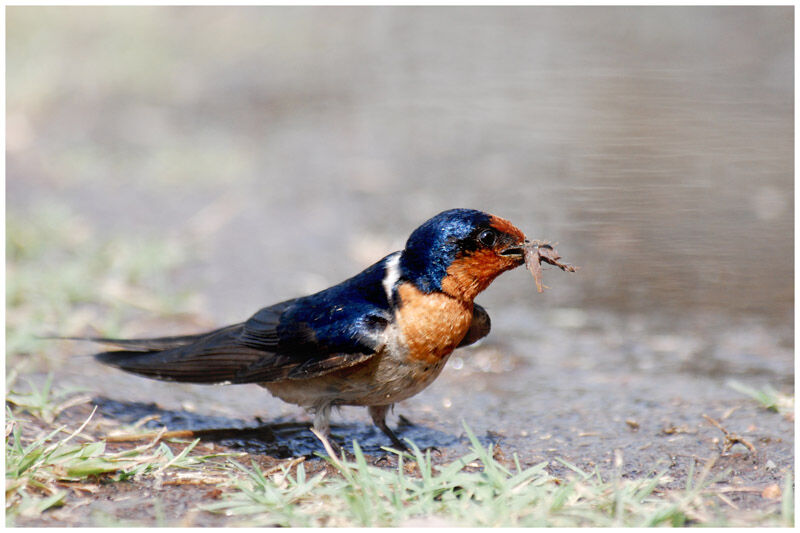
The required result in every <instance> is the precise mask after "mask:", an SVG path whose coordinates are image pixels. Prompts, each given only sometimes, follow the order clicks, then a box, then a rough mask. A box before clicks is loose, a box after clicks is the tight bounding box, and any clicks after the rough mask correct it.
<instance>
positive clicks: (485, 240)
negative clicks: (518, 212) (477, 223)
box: [478, 229, 497, 247]
mask: <svg viewBox="0 0 800 533" xmlns="http://www.w3.org/2000/svg"><path fill="white" fill-rule="evenodd" d="M496 240H497V234H496V233H495V232H494V231H492V230H490V229H485V230H483V231H482V232H481V233H480V235H478V241H479V242H480V243H481V244H483V245H484V246H489V247H492V246H494V242H495V241H496Z"/></svg>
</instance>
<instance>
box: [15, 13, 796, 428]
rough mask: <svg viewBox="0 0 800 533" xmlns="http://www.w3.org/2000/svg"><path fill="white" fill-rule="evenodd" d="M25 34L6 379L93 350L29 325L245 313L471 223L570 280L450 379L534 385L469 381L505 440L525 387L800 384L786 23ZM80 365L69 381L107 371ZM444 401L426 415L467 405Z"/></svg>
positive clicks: (667, 20) (72, 19) (499, 313)
mask: <svg viewBox="0 0 800 533" xmlns="http://www.w3.org/2000/svg"><path fill="white" fill-rule="evenodd" d="M6 22H7V62H6V68H7V115H6V120H7V129H6V140H7V145H6V151H7V159H6V199H7V200H6V201H7V232H8V233H7V241H8V248H7V250H8V252H9V253H8V264H7V274H8V276H7V283H8V295H7V307H8V309H7V310H8V322H7V330H8V343H9V352H10V353H11V355H12V359H11V361H12V363H13V362H14V361H15V360H14V359H13V356H14V354H30V353H32V352H33V351H36V353H39V354H41V353H50V355H49V356H48V357H49V358H50V359H49V364H50V367H54V368H60V367H63V361H64V360H65V359H64V358H65V357H68V355H67V354H68V353H69V352H70V351H71V352H72V353H74V352H75V351H79V352H81V353H87V352H88V351H90V348H75V347H70V348H69V349H66V348H63V347H62V348H61V349H60V351H58V352H47V350H49V348H48V349H45V348H41V347H39V346H41V345H40V344H39V345H35V344H33V341H31V340H30V339H31V337H30V335H31V334H33V333H36V334H41V333H42V332H44V333H47V332H53V331H55V332H58V333H62V334H86V333H91V332H93V331H94V332H97V331H99V332H101V333H104V334H125V335H154V334H163V333H171V332H174V331H183V332H188V331H197V330H198V328H200V327H201V326H202V327H208V326H211V325H219V324H222V323H224V322H229V321H240V320H243V319H245V318H247V317H248V316H250V314H252V313H253V312H254V311H256V310H257V309H259V308H260V307H262V306H264V305H267V304H270V303H273V302H277V301H279V300H282V299H286V298H291V297H295V296H298V295H301V294H305V293H309V292H311V291H316V290H319V289H322V288H325V287H327V286H328V285H330V284H332V283H335V282H338V281H340V280H342V279H344V278H346V277H349V276H350V275H352V274H354V273H356V272H358V271H360V270H361V269H362V268H364V267H365V266H367V265H369V264H371V263H372V262H374V261H376V260H378V259H379V258H381V257H382V256H383V255H385V254H386V253H389V252H391V251H394V250H396V249H399V248H401V247H402V246H403V243H404V241H405V238H406V237H407V236H408V234H409V233H410V232H411V231H412V230H413V229H414V228H415V227H416V226H417V225H419V224H420V223H421V222H422V221H424V220H426V219H427V218H429V217H430V216H432V215H434V214H436V213H437V212H439V211H441V210H444V209H448V208H452V207H471V208H477V209H482V210H486V211H489V212H492V213H495V214H497V215H500V216H502V217H504V218H508V219H510V220H511V221H513V222H514V223H515V224H516V225H517V226H518V227H520V228H521V229H523V231H525V232H526V233H527V235H528V236H529V237H531V238H536V239H549V240H552V241H557V242H558V243H559V244H558V250H559V251H560V252H561V254H562V255H563V257H564V258H565V260H567V261H569V262H572V263H575V264H577V265H580V266H581V270H580V271H579V272H578V273H577V274H573V275H568V274H564V273H562V272H560V271H557V270H550V271H546V272H545V283H546V285H548V286H549V287H550V290H548V291H545V293H544V294H537V293H536V291H535V286H534V283H533V279H532V278H531V277H530V275H529V274H528V273H526V272H524V271H522V270H517V271H514V272H512V273H510V274H506V275H504V276H503V277H501V278H499V279H498V280H497V281H496V282H495V283H494V285H493V286H492V287H491V288H490V289H488V290H487V291H486V293H485V294H483V295H482V296H481V297H479V299H478V301H479V302H480V303H482V304H483V305H485V306H486V307H487V308H488V309H489V310H490V312H491V313H492V317H493V326H494V332H493V335H492V336H491V337H490V338H489V339H488V340H487V345H486V346H488V347H487V348H484V349H483V351H482V352H477V354H476V355H475V356H474V357H472V358H470V356H469V355H465V356H464V357H463V358H458V357H457V358H455V359H454V361H453V366H454V369H453V370H452V372H453V373H452V374H446V375H445V376H444V378H445V382H446V383H447V379H450V380H452V383H457V382H458V379H457V378H456V377H454V376H455V375H456V374H455V373H456V372H458V371H461V372H462V373H463V372H465V371H467V370H469V369H470V368H472V370H474V372H476V373H480V372H484V373H486V372H488V373H491V372H495V373H500V374H502V373H503V372H507V371H508V370H509V368H517V369H529V370H530V372H528V373H524V372H521V371H519V372H517V374H516V375H517V378H516V379H517V380H519V383H517V384H516V385H515V382H514V381H513V379H512V378H510V377H509V376H507V375H505V376H501V377H499V378H498V382H497V384H496V385H493V384H492V382H491V380H490V379H488V378H487V379H481V380H478V381H480V383H482V384H478V385H475V387H477V388H476V390H479V391H480V390H484V389H486V391H487V392H486V395H485V396H481V397H480V401H481V402H483V403H481V404H480V405H481V406H482V407H481V411H482V412H486V413H488V414H490V415H492V416H491V417H490V418H491V420H487V421H486V425H491V423H495V424H502V422H497V421H498V420H503V416H502V413H501V414H500V415H497V416H495V414H496V412H500V411H502V409H504V406H505V405H506V404H507V401H506V400H507V397H508V396H507V395H509V394H510V395H512V396H513V395H514V394H518V395H521V396H519V397H521V398H527V399H526V400H525V402H527V403H529V404H530V405H531V409H532V410H531V414H530V416H531V417H534V418H535V420H536V421H537V423H542V422H544V419H543V418H542V417H546V416H556V415H557V414H559V413H561V411H559V409H555V410H553V409H550V410H549V413H553V414H543V413H542V409H541V407H542V405H543V404H545V405H546V402H547V401H554V400H552V399H553V398H554V397H556V396H558V395H559V394H568V395H570V397H574V395H577V397H579V398H584V399H585V400H586V401H587V405H594V406H595V407H596V406H598V405H601V404H602V403H596V402H597V401H601V400H598V398H601V397H602V398H608V399H607V400H602V401H606V402H608V404H609V405H608V406H606V407H607V408H608V409H610V410H612V411H613V409H614V407H613V406H618V405H621V404H625V403H628V402H626V399H625V398H623V397H616V396H613V394H614V392H615V391H616V390H617V387H618V385H619V383H620V381H619V379H621V376H624V375H628V374H630V375H635V376H639V377H640V378H641V387H642V388H641V394H642V395H647V394H651V393H652V394H657V393H656V392H654V391H651V390H650V389H651V388H652V382H653V381H652V380H653V379H659V383H660V384H662V385H663V386H664V388H665V392H663V394H664V395H665V398H667V397H673V396H675V395H678V396H681V395H683V397H684V398H686V397H692V398H695V399H696V398H697V397H695V396H692V395H694V394H700V393H699V392H698V391H704V392H703V393H702V394H710V395H722V396H725V395H726V394H728V395H730V394H732V393H731V392H730V391H729V390H728V389H726V388H725V387H724V380H725V379H727V377H729V376H738V377H739V378H740V379H753V380H755V381H758V380H761V381H762V382H765V383H772V384H774V385H776V386H783V387H791V384H792V382H793V360H792V358H793V347H794V338H793V332H792V325H793V305H794V283H793V269H794V266H793V257H794V250H793V243H794V235H793V213H794V203H793V195H794V183H793V165H794V159H793V154H794V133H793V125H794V119H793V116H794V85H793V80H794V70H793V66H794V57H793V49H794V34H793V27H794V11H793V8H792V7H791V6H788V7H709V8H706V7H644V8H639V7H620V8H607V7H596V8H586V7H574V8H566V7H560V8H548V7H519V8H388V7H353V8H349V7H348V8H345V7H335V8H276V7H271V8H256V7H252V8H227V7H226V8H188V7H154V8H150V7H132V8H127V7H114V8H95V7H91V8H62V7H53V8H28V7H10V8H8V9H7V15H6ZM182 321H183V322H182ZM34 346H37V348H33V347H34ZM42 350H44V351H42ZM491 350H495V351H494V352H492V351H491ZM467 353H468V352H467ZM514 354H516V355H514ZM73 361H74V359H73ZM81 361H82V362H81V363H80V364H81V365H83V366H81V367H80V368H78V367H76V366H75V365H73V366H72V367H69V368H70V369H68V370H64V372H66V373H70V372H71V373H72V374H74V375H78V374H85V373H86V372H90V373H92V372H95V371H97V372H107V371H106V370H99V369H98V365H94V364H93V363H92V362H91V361H90V360H88V359H82V360H81ZM475 361H477V363H476V362H475ZM509 361H511V362H510V363H509ZM9 364H11V363H9ZM471 364H472V365H473V366H472V367H470V365H471ZM475 365H477V366H475ZM515 365H516V366H515ZM565 366H569V368H571V369H572V370H570V372H573V373H572V374H567V375H566V377H564V378H561V379H556V378H553V377H552V376H553V375H554V374H559V373H564V372H566V371H565ZM87 369H91V370H87ZM579 371H580V372H586V374H580V375H577V374H575V372H579ZM602 372H608V374H602ZM107 375H108V376H113V377H109V379H110V380H111V381H109V382H108V383H117V382H114V381H113V380H114V379H119V380H126V379H127V380H128V381H125V382H124V383H126V384H133V383H135V384H136V387H131V388H132V389H136V390H132V392H131V393H132V394H133V395H134V396H135V395H136V394H140V395H142V396H143V397H146V398H152V394H153V391H154V390H159V391H161V390H163V389H156V388H152V387H149V386H148V387H146V388H143V389H139V386H140V384H141V383H143V380H140V379H138V378H132V377H130V376H125V377H122V375H121V374H120V373H113V372H110V373H109V374H107ZM601 375H602V376H605V377H604V378H602V379H601V378H600V377H598V376H601ZM447 376H450V377H447ZM520 376H524V379H523V377H520ZM545 376H549V377H545ZM576 376H577V377H576ZM581 376H583V378H585V379H586V380H587V381H586V383H583V385H582V387H583V388H580V387H578V389H577V392H576V390H575V389H574V388H572V386H574V385H575V384H576V383H580V379H581ZM667 376H671V378H670V377H667ZM73 377H74V379H76V380H78V381H80V379H79V378H78V377H75V376H73ZM83 379H84V380H85V379H86V378H85V377H84V378H83ZM670 379H672V380H673V381H670ZM576 380H577V381H576ZM604 380H605V381H604ZM693 380H694V381H693ZM704 380H706V381H704ZM472 383H473V384H474V383H475V380H474V379H473V381H472ZM486 383H488V385H487V384H486ZM531 383H533V385H531ZM631 383H633V382H631ZM631 386H633V385H631ZM515 387H517V388H516V389H515ZM171 390H172V391H173V392H170V394H173V393H174V394H181V393H175V392H174V391H175V390H183V389H171ZM187 390H188V389H187ZM204 390H207V389H204ZM215 390H216V389H215ZM449 390H450V389H448V387H447V385H442V386H440V387H439V388H437V387H436V386H434V387H432V388H431V389H430V391H431V392H428V391H426V392H425V393H424V394H426V395H428V396H421V398H423V399H424V402H423V403H424V404H425V405H427V404H428V403H430V404H433V405H446V406H447V407H449V405H447V404H448V402H450V405H452V406H453V408H454V409H456V408H458V405H459V402H458V401H451V400H450V398H449V394H450V392H449ZM462 390H463V389H462ZM532 390H539V391H541V392H540V396H539V397H537V398H535V399H531V397H530V394H535V393H533V392H531V391H532ZM565 390H568V391H570V392H568V393H567V392H562V391H565ZM497 391H504V392H502V393H499V392H497ZM610 391H611V392H610ZM720 391H727V392H724V393H723V392H720ZM186 394H189V393H186ZM214 394H218V392H215V393H214ZM524 394H528V395H529V396H524ZM593 394H595V395H596V397H594V396H592V395H593ZM609 394H611V395H612V396H608V395H609ZM581 395H583V396H581ZM265 396H266V395H265ZM479 396H480V394H479ZM715 397H719V396H715ZM559 398H560V400H559V401H562V402H563V401H566V398H567V397H566V396H563V397H562V396H559ZM231 401H233V400H231ZM411 401H412V402H413V401H415V400H411ZM420 401H422V400H420ZM476 401H477V400H476ZM602 401H601V402H602ZM525 402H523V403H525ZM562 405H563V404H562ZM487 406H488V407H487ZM537 406H538V409H534V407H537ZM276 409H278V408H277V407H276ZM462 409H464V411H462V412H460V413H461V414H460V415H459V416H464V414H465V413H467V412H468V411H467V410H468V409H469V406H468V405H467V406H465V407H463V408H462ZM493 409H494V410H496V411H493ZM569 409H571V411H570V412H574V406H573V407H570V408H569ZM252 410H253V411H254V412H255V411H257V409H256V408H255V407H253V408H252ZM419 410H420V411H421V412H428V411H425V409H424V406H422V407H420V408H419ZM484 410H485V411H484ZM493 413H494V414H493ZM562 414H563V413H562ZM612 414H613V416H621V417H622V418H623V419H624V417H625V415H624V414H619V413H616V412H615V413H612ZM518 415H519V413H517V415H515V416H518ZM595 415H596V413H595ZM595 415H592V414H591V413H590V414H587V416H588V417H589V419H593V418H592V417H593V416H595ZM420 416H423V417H424V416H425V415H424V414H423V415H420ZM430 416H434V415H430ZM509 416H511V415H510V414H509ZM559 416H560V415H559ZM609 416H611V415H609ZM537 417H538V418H537ZM458 418H459V417H458V416H454V417H453V420H456V422H453V424H454V427H455V430H453V431H456V432H457V431H458V427H459V424H458V422H457V420H458ZM509 420H511V419H510V418H509ZM510 424H512V425H513V421H512V422H510ZM476 425H480V422H476ZM790 438H791V437H790Z"/></svg>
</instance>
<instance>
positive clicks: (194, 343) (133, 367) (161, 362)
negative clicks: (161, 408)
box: [73, 324, 257, 383]
mask: <svg viewBox="0 0 800 533" xmlns="http://www.w3.org/2000/svg"><path fill="white" fill-rule="evenodd" d="M241 330H242V324H235V325H233V326H227V327H224V328H220V329H217V330H214V331H210V332H207V333H201V334H198V335H182V336H178V337H159V338H152V339H109V338H102V337H91V338H80V339H75V338H73V340H88V341H93V342H98V343H102V344H110V345H112V346H116V347H118V348H122V349H121V350H113V351H107V352H101V353H98V354H96V355H95V356H94V357H95V359H97V360H98V361H100V362H101V363H104V364H107V365H110V366H114V367H117V368H119V369H122V370H125V371H127V372H132V373H134V374H139V375H141V376H146V377H149V378H153V379H161V380H165V381H182V382H189V383H222V382H235V381H237V373H238V371H239V370H240V369H241V368H242V364H243V362H244V361H248V362H251V361H250V360H254V359H255V358H256V357H257V354H255V353H254V350H252V349H248V348H247V347H245V346H242V345H240V344H238V343H237V342H236V338H237V337H238V335H239V333H241Z"/></svg>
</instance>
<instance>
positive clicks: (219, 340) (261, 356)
mask: <svg viewBox="0 0 800 533" xmlns="http://www.w3.org/2000/svg"><path fill="white" fill-rule="evenodd" d="M312 304H313V305H312ZM387 324H388V319H387V318H386V316H385V312H384V311H383V310H381V309H379V308H377V307H374V306H370V305H369V304H368V303H365V302H348V305H346V306H342V305H341V304H340V305H331V304H330V303H329V302H327V301H326V300H322V301H317V302H309V301H308V297H307V298H303V299H296V300H289V301H287V302H282V303H279V304H276V305H274V306H271V307H266V308H264V309H262V310H260V311H259V312H258V313H256V314H255V315H254V316H253V317H251V318H250V319H249V320H248V321H246V322H244V323H241V324H235V325H232V326H228V327H225V328H221V329H218V330H215V331H211V332H209V333H206V334H200V335H188V336H183V337H163V338H158V339H92V340H96V341H99V342H104V343H107V344H113V345H115V346H118V347H120V348H122V350H119V351H109V352H103V353H100V354H97V355H96V356H95V357H96V358H97V359H98V360H99V361H101V362H103V363H106V364H109V365H112V366H116V367H118V368H121V369H123V370H126V371H128V372H133V373H136V374H140V375H144V376H147V377H152V378H156V379H163V380H169V381H182V382H191V383H224V382H230V383H253V382H255V383H263V382H270V381H277V380H280V379H287V378H288V379H304V378H310V377H314V376H319V375H322V374H325V373H328V372H331V371H333V370H336V369H338V368H343V367H347V366H351V365H354V364H356V363H359V362H361V361H365V360H367V359H369V358H370V357H372V356H373V355H374V354H375V353H376V352H377V351H378V350H379V349H380V347H381V343H382V340H381V334H382V332H383V329H384V328H385V327H386V325H387Z"/></svg>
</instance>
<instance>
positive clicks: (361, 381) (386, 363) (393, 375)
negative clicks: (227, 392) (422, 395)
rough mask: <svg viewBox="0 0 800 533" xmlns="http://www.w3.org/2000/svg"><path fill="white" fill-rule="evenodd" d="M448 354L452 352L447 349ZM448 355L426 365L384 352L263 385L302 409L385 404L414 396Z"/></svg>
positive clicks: (275, 394) (441, 367)
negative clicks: (316, 373)
mask: <svg viewBox="0 0 800 533" xmlns="http://www.w3.org/2000/svg"><path fill="white" fill-rule="evenodd" d="M451 351H452V350H451ZM449 356H450V354H449V353H448V354H447V355H445V356H444V357H441V358H440V359H439V360H437V361H433V362H426V361H419V360H413V359H408V358H404V359H403V360H398V359H397V358H395V357H394V356H393V355H390V354H389V353H387V352H383V353H381V354H377V355H375V356H374V357H372V358H371V359H369V360H368V361H365V362H363V363H359V364H357V365H354V366H352V367H349V368H344V369H341V370H336V371H334V372H331V373H329V374H325V375H323V376H318V377H314V378H309V379H303V380H285V381H281V382H275V383H263V384H262V386H263V387H266V388H267V390H269V391H270V393H272V394H273V395H274V396H276V397H278V398H280V399H281V400H283V401H285V402H289V403H294V404H297V405H302V406H305V407H319V406H321V405H325V404H333V405H388V404H392V403H395V402H399V401H402V400H405V399H407V398H410V397H411V396H414V395H415V394H417V393H419V392H420V391H422V390H423V389H424V388H425V387H427V386H428V385H430V384H431V383H432V382H433V380H435V379H436V377H437V376H438V375H439V374H440V373H441V371H442V369H443V368H444V365H445V363H446V362H447V359H448V358H449Z"/></svg>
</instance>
